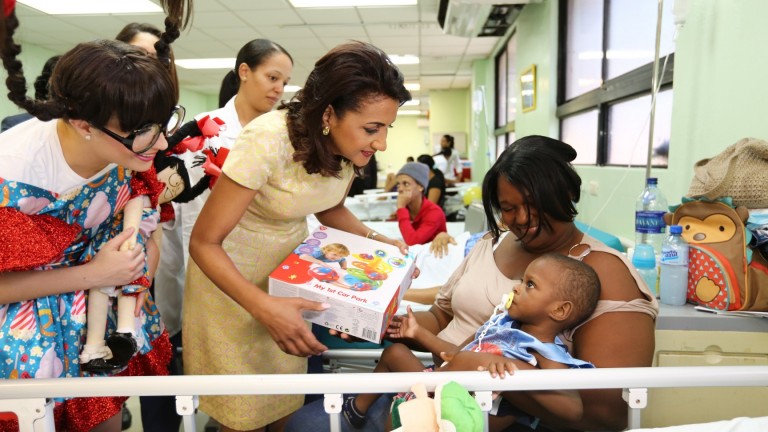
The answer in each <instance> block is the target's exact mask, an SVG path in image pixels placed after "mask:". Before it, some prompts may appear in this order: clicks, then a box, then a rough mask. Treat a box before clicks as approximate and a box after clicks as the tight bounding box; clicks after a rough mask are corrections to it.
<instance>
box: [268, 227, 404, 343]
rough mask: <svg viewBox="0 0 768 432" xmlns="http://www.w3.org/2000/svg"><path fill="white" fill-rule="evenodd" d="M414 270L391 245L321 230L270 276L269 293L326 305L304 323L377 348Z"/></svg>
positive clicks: (309, 316)
mask: <svg viewBox="0 0 768 432" xmlns="http://www.w3.org/2000/svg"><path fill="white" fill-rule="evenodd" d="M414 268H415V262H414V257H413V256H412V255H411V254H408V255H407V256H403V254H402V253H400V250H399V249H398V248H396V247H394V246H392V245H389V244H386V243H382V242H379V241H375V240H371V239H367V238H365V237H361V236H358V235H354V234H349V233H347V232H343V231H339V230H336V229H333V228H329V227H326V226H320V227H319V228H318V229H317V230H315V231H314V232H312V233H311V234H310V236H309V238H307V239H306V240H305V241H304V242H302V243H301V244H300V245H299V246H297V247H296V249H294V251H293V253H292V254H290V255H289V256H288V258H286V259H285V260H284V261H283V262H282V263H281V264H280V265H279V266H278V267H277V268H276V269H275V270H274V271H273V272H272V273H271V274H270V275H269V293H270V294H271V295H274V296H277V297H303V298H306V299H308V300H313V301H318V302H325V303H328V304H330V305H331V307H330V308H328V309H327V310H325V311H322V312H316V311H304V312H303V316H304V319H306V320H307V321H311V322H313V323H315V324H319V325H321V326H324V327H328V328H332V329H336V330H339V331H342V332H344V333H349V334H350V335H352V336H356V337H358V338H361V339H364V340H367V341H371V342H375V343H381V340H382V337H383V333H384V331H385V330H386V328H387V326H388V325H389V322H390V321H391V320H392V317H393V316H394V315H395V313H396V312H397V307H398V305H399V304H400V300H401V299H402V297H403V294H405V291H406V290H407V289H408V286H409V285H410V283H411V277H412V276H413V270H414Z"/></svg>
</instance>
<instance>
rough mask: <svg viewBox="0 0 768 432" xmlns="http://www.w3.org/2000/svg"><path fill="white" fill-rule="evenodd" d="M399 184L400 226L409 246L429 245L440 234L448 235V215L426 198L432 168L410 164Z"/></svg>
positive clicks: (400, 173)
mask: <svg viewBox="0 0 768 432" xmlns="http://www.w3.org/2000/svg"><path fill="white" fill-rule="evenodd" d="M395 179H396V181H397V212H396V213H395V215H396V217H397V224H398V226H399V227H400V233H401V234H402V235H403V240H405V243H406V244H408V245H409V246H411V245H415V244H424V243H429V242H431V241H432V239H434V238H435V236H436V235H437V234H438V233H441V232H447V231H448V229H447V227H446V223H445V213H443V209H441V208H440V207H439V206H438V205H437V204H435V203H433V202H432V201H429V200H428V199H427V198H426V197H425V196H424V191H426V190H427V185H428V184H429V167H427V166H426V165H424V164H423V163H420V162H408V163H406V164H405V165H403V167H402V168H400V171H398V172H397V176H396V177H395Z"/></svg>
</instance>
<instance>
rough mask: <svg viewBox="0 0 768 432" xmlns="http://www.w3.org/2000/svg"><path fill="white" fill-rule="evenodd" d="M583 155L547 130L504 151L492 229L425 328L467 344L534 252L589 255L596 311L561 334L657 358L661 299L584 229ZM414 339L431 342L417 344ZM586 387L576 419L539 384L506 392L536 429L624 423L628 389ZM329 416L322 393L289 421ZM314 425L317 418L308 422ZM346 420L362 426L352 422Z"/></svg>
mask: <svg viewBox="0 0 768 432" xmlns="http://www.w3.org/2000/svg"><path fill="white" fill-rule="evenodd" d="M575 157H576V151H575V150H574V149H573V148H572V147H571V146H569V145H567V144H565V143H563V142H561V141H558V140H555V139H551V138H547V137H543V136H528V137H525V138H522V139H520V140H518V141H516V142H515V143H513V144H512V145H511V146H509V147H508V148H507V149H506V150H505V151H504V153H502V154H501V156H500V157H499V159H498V160H497V161H496V163H495V164H494V165H493V166H492V167H491V169H490V170H489V172H488V173H487V174H486V176H485V179H484V181H483V194H482V195H483V206H484V207H485V212H486V218H487V219H488V224H489V228H490V232H489V234H488V235H486V236H485V237H484V238H483V239H481V240H480V241H478V242H477V244H476V245H475V247H474V248H473V249H472V251H471V252H470V254H469V255H468V256H467V258H466V259H465V260H464V262H463V263H462V264H461V265H460V266H459V267H458V268H457V269H456V271H455V272H454V273H453V275H452V276H451V277H450V279H449V280H448V282H447V283H446V284H445V285H444V286H443V287H442V288H441V289H440V292H439V293H438V295H437V298H436V299H435V302H434V304H433V305H432V307H431V308H430V309H429V311H424V312H416V313H415V316H416V319H417V320H418V323H419V325H420V326H421V327H423V328H425V329H428V330H429V331H431V332H432V333H434V334H436V335H437V336H438V337H440V338H441V339H443V340H445V341H447V342H450V343H454V344H459V343H461V342H462V341H464V340H466V339H467V338H468V337H469V336H471V335H472V334H473V333H474V331H475V330H476V329H477V328H478V327H479V326H480V325H481V324H482V323H483V322H485V320H486V319H487V317H488V315H489V314H490V313H491V311H493V308H494V306H495V305H494V303H495V302H496V301H497V299H498V298H500V296H501V295H502V294H503V293H505V292H508V291H509V288H510V286H512V285H513V284H515V283H519V281H520V280H521V279H522V277H523V273H524V271H525V268H526V267H527V266H528V265H529V264H530V263H531V262H532V261H533V260H535V259H536V258H538V257H540V256H541V255H543V254H546V253H557V254H561V255H567V256H568V255H570V256H575V257H582V261H583V262H584V263H586V264H587V265H589V266H591V267H592V268H593V269H594V270H595V272H596V273H597V276H598V278H599V279H600V286H601V293H600V299H599V301H598V305H597V309H596V310H595V312H594V313H593V314H592V315H591V316H590V317H589V318H587V320H586V321H585V322H584V323H582V324H581V325H580V326H578V327H576V328H575V329H572V330H570V331H568V332H566V333H565V334H564V335H563V338H562V339H563V341H564V342H565V343H566V344H567V345H569V352H570V353H572V355H573V356H574V357H576V358H579V359H582V360H584V361H588V362H590V363H592V364H594V365H595V366H596V367H598V368H609V367H642V366H651V364H652V360H653V353H654V332H655V324H654V322H655V319H656V315H657V314H658V303H657V301H656V299H655V297H654V296H653V295H652V294H651V293H650V292H649V291H648V288H647V287H646V285H645V283H643V282H642V278H641V277H640V276H639V275H638V274H637V272H636V271H635V269H634V268H633V267H632V266H631V265H630V264H629V262H628V261H627V259H626V258H625V257H624V256H623V255H622V254H621V253H620V252H618V251H617V250H615V249H612V248H610V247H607V246H606V245H604V244H602V243H601V242H599V241H597V240H595V239H594V238H592V237H590V236H588V235H585V234H584V233H582V232H581V231H579V230H578V228H576V225H575V224H574V218H575V216H576V208H575V204H574V203H577V202H578V201H579V198H580V188H581V178H579V175H578V174H577V173H576V171H575V170H574V169H573V166H572V165H571V164H570V162H571V161H573V160H574V158H575ZM542 173H547V175H542ZM500 227H505V228H504V230H505V231H504V232H502V228H500ZM509 233H511V235H509ZM342 337H343V338H347V339H349V338H348V336H346V335H342ZM410 348H412V349H424V347H421V346H418V345H417V344H411V345H410ZM435 354H439V353H435ZM522 367H523V366H521V368H522ZM531 368H533V367H532V366H531ZM579 393H580V395H581V399H582V401H583V404H584V414H583V416H582V417H581V420H580V421H576V422H568V421H567V419H564V418H563V417H561V416H558V415H556V414H555V413H552V412H549V411H547V410H546V409H544V408H543V407H542V406H541V405H539V404H537V403H536V402H535V400H534V398H533V397H532V393H531V392H506V393H504V398H505V399H506V400H507V401H509V402H510V403H511V405H512V406H514V407H515V408H517V409H520V410H522V411H524V412H526V413H527V414H529V415H531V416H533V417H538V418H539V419H540V420H541V423H540V425H539V427H538V428H537V430H551V429H569V430H570V429H576V430H621V429H624V428H626V426H627V404H626V402H624V400H623V399H622V397H621V389H592V390H581V391H580V392H579ZM389 405H390V401H389V400H388V398H386V397H382V398H379V400H378V401H377V402H376V403H375V404H374V405H372V406H371V408H370V409H369V410H368V413H367V418H368V422H367V423H366V426H365V429H364V430H371V431H375V430H383V425H384V424H386V418H387V416H388V413H389ZM326 415H327V414H325V411H324V409H323V406H322V402H320V403H319V404H317V405H314V404H310V405H308V406H306V407H304V408H303V409H301V410H300V411H299V412H297V413H295V414H294V417H293V418H292V419H291V421H290V423H289V427H288V428H287V429H286V430H287V431H298V430H309V429H312V430H321V429H318V426H321V427H322V425H323V424H325V423H326V422H320V421H318V417H320V416H326ZM498 422H499V420H497V419H495V418H494V417H493V416H491V420H490V422H489V423H490V430H492V431H493V430H504V429H503V426H501V427H500V426H499V425H498ZM501 422H502V423H503V422H504V421H503V419H502V420H501ZM308 425H311V426H312V427H311V428H304V429H301V427H302V426H308ZM297 426H298V427H297ZM342 429H343V430H354V429H352V428H351V426H350V425H349V424H347V423H345V422H342Z"/></svg>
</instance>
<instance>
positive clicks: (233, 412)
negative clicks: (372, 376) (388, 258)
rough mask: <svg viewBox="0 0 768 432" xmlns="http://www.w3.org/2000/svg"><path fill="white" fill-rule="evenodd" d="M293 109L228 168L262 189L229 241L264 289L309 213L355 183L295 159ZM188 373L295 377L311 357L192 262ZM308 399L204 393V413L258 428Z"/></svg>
mask: <svg viewBox="0 0 768 432" xmlns="http://www.w3.org/2000/svg"><path fill="white" fill-rule="evenodd" d="M285 121H286V120H285V111H283V110H280V111H272V112H270V113H267V114H264V115H262V116H260V117H257V118H256V119H255V120H253V121H252V122H251V123H249V124H248V125H247V126H246V127H245V128H244V129H243V131H242V133H241V134H240V136H239V137H238V138H237V141H236V142H235V144H234V146H233V148H232V150H231V152H230V154H229V156H228V157H227V160H226V162H225V164H224V167H223V172H224V173H225V174H226V175H227V176H228V177H229V178H231V179H232V180H234V181H235V182H237V183H239V184H240V185H242V186H245V187H247V188H249V189H253V190H258V193H257V194H256V196H255V198H254V200H253V201H252V202H251V204H250V205H249V206H248V209H247V210H246V212H245V214H244V215H243V218H242V219H241V220H240V222H238V224H237V226H236V227H235V228H234V229H233V230H232V232H231V233H230V234H229V236H228V237H227V238H226V239H225V240H224V244H223V246H224V249H225V250H226V252H227V254H228V255H229V256H230V257H231V258H232V260H233V261H234V263H235V265H236V266H237V268H238V270H239V271H240V272H241V273H242V274H243V276H245V277H246V278H247V279H248V280H250V281H251V282H252V283H254V284H256V285H257V286H258V287H259V288H260V289H262V290H265V291H266V290H267V277H268V276H269V274H270V273H271V272H272V270H273V269H274V268H275V267H277V265H278V264H280V262H281V261H282V260H283V259H285V257H287V256H288V255H289V254H290V253H291V252H292V251H293V249H294V248H295V247H296V246H297V245H298V244H299V243H301V241H302V240H304V239H305V238H306V237H307V235H308V232H307V222H306V216H307V215H309V214H313V213H317V212H320V211H323V210H326V209H328V208H330V207H333V206H334V205H336V204H338V203H339V202H341V201H342V200H343V199H344V197H345V193H346V190H347V186H348V185H349V183H350V182H351V180H352V176H353V167H352V166H351V164H345V166H344V169H343V171H342V173H341V178H340V179H338V178H335V177H323V176H321V175H319V174H312V175H310V174H307V172H306V170H305V169H304V167H303V166H302V165H301V164H299V163H296V162H294V161H293V153H294V149H293V146H292V145H291V143H290V141H289V139H288V131H287V129H286V123H285ZM182 326H183V327H182V328H183V331H182V335H183V339H184V341H183V343H184V373H185V374H188V375H212V374H295V373H304V372H306V367H307V362H306V359H305V358H301V357H295V356H292V355H288V354H285V353H283V352H282V351H281V350H280V348H278V346H277V344H275V342H274V341H273V340H272V338H271V337H270V335H269V333H268V332H267V330H266V328H265V327H264V326H262V325H261V323H259V322H258V321H256V320H255V319H254V318H253V317H252V316H251V315H250V314H249V313H248V312H246V311H245V310H244V309H243V308H242V307H240V305H238V304H237V303H236V302H235V301H233V300H232V299H230V298H229V297H228V296H227V295H226V294H224V292H222V291H221V290H220V289H219V288H218V287H216V286H215V285H214V284H213V283H212V282H211V281H210V280H209V279H208V278H207V277H206V276H205V274H203V272H202V271H201V270H200V268H199V267H198V266H197V265H196V264H195V262H194V260H192V259H190V261H189V266H188V269H187V281H186V286H185V289H184V310H183V321H182ZM303 399H304V396H303V395H270V396H204V397H201V398H200V409H201V410H202V411H203V412H205V413H207V414H208V415H210V416H211V417H213V418H215V419H216V420H218V421H219V422H220V423H222V424H223V425H225V426H227V427H229V428H233V429H237V430H250V429H256V428H260V427H263V426H265V425H267V424H269V423H272V422H274V421H275V420H278V419H280V418H282V417H285V416H286V415H288V414H290V413H292V412H293V411H295V410H297V409H298V408H299V407H300V406H301V405H302V403H303Z"/></svg>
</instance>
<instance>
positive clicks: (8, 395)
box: [0, 366, 768, 432]
mask: <svg viewBox="0 0 768 432" xmlns="http://www.w3.org/2000/svg"><path fill="white" fill-rule="evenodd" d="M451 380H453V381H456V382H457V383H459V384H461V385H463V386H464V387H465V388H466V389H467V390H469V391H474V392H475V398H476V400H477V401H478V403H479V404H480V407H481V408H482V409H483V410H484V411H486V412H487V411H488V410H489V409H490V407H491V406H490V405H491V391H507V390H517V391H521V390H552V389H597V388H620V389H623V390H624V395H625V400H627V403H628V409H629V412H630V417H629V419H630V428H635V427H639V420H640V417H639V413H640V412H639V410H640V409H642V408H644V407H645V404H646V402H647V392H646V390H647V389H648V388H661V387H742V386H743V387H762V386H768V366H700V367H653V368H650V367H649V368H611V369H608V368H605V369H570V370H537V371H519V372H517V373H516V374H515V375H514V376H513V377H507V378H506V379H494V378H491V377H490V375H489V374H488V373H487V372H446V373H442V372H441V373H421V372H414V373H387V374H374V373H369V374H365V375H364V376H361V374H359V373H355V374H313V375H306V374H296V375H205V376H163V377H157V376H152V377H106V378H65V379H61V378H60V379H27V380H2V381H0V412H8V411H11V412H14V413H16V415H17V416H19V422H20V432H33V431H34V432H40V431H45V432H51V431H53V430H54V429H53V414H52V412H53V403H52V401H51V399H50V398H55V397H91V396H176V406H177V412H178V413H179V414H180V415H181V416H183V419H184V430H185V431H187V432H194V431H195V430H196V429H195V419H194V411H195V408H196V407H197V397H198V396H200V395H238V394H243V395H268V394H324V395H325V409H326V412H328V413H329V415H330V422H331V430H333V431H340V430H341V429H340V426H339V425H340V423H339V420H340V419H339V412H340V411H341V397H342V393H370V392H376V393H394V392H400V391H406V390H408V389H410V387H411V385H412V384H414V383H417V382H421V383H424V384H425V385H426V386H427V389H428V390H430V391H431V390H434V388H435V387H436V386H437V385H439V384H441V383H445V382H447V381H451Z"/></svg>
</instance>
